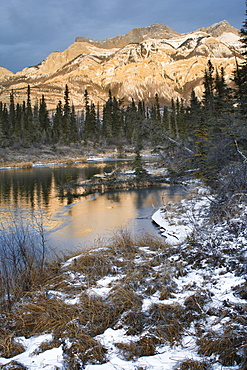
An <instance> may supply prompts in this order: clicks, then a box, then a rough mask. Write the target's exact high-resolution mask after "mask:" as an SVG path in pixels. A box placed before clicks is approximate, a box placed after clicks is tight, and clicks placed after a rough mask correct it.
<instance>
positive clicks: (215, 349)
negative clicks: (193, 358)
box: [197, 325, 247, 369]
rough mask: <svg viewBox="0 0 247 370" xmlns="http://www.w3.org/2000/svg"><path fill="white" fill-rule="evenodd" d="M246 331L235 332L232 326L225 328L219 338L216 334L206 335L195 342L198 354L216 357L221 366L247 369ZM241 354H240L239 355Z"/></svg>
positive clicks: (235, 329)
mask: <svg viewBox="0 0 247 370" xmlns="http://www.w3.org/2000/svg"><path fill="white" fill-rule="evenodd" d="M246 334H247V333H246V331H243V332H241V331H239V330H237V328H236V327H234V325H233V326H232V327H231V326H227V327H226V328H225V332H224V333H223V334H222V335H221V336H219V335H218V334H217V333H214V332H211V333H210V332H209V333H206V334H205V335H204V336H203V337H202V338H201V339H198V340H197V344H198V345H199V350H198V353H199V354H201V355H204V356H211V355H213V354H214V355H217V356H218V359H219V362H220V364H221V365H223V366H234V365H235V364H238V365H240V364H241V365H242V367H241V369H245V368H247V336H246ZM241 352H242V354H241Z"/></svg>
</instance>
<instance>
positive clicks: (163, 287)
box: [0, 183, 247, 370]
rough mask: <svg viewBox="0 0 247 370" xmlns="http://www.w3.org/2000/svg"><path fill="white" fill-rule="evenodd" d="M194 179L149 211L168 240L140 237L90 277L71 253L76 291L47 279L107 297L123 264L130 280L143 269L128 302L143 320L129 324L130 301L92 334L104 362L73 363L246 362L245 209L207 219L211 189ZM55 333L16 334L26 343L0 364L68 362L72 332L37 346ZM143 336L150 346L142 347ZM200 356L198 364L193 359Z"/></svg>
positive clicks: (93, 368) (115, 369)
mask: <svg viewBox="0 0 247 370" xmlns="http://www.w3.org/2000/svg"><path fill="white" fill-rule="evenodd" d="M191 187H193V188H194V191H192V192H191V196H190V197H188V198H187V199H184V200H182V201H181V204H180V205H177V206H175V204H172V203H169V204H168V205H166V208H165V207H164V208H161V209H160V210H158V211H156V212H155V214H154V215H153V220H154V221H155V222H156V223H157V224H158V225H160V228H161V233H162V235H164V236H165V239H164V240H166V241H167V242H168V244H169V245H170V246H168V247H167V248H158V249H157V248H156V247H155V246H154V245H151V244H149V242H148V240H149V239H148V238H147V242H146V245H145V246H144V245H143V243H142V245H138V244H137V245H136V246H135V249H133V250H132V252H133V253H132V254H133V256H132V257H131V258H132V260H131V262H130V260H128V261H125V257H124V255H118V257H117V259H114V258H115V257H114V258H113V257H112V261H111V263H112V269H113V270H114V271H115V273H114V274H112V273H108V274H107V273H106V274H105V275H104V276H103V277H102V276H99V278H98V279H97V281H95V282H94V283H93V284H90V285H87V281H86V279H85V275H84V274H82V273H81V274H80V273H78V272H77V273H74V272H72V271H69V269H70V266H72V265H74V264H75V261H74V259H73V258H72V259H71V260H69V261H68V262H67V263H66V264H64V268H66V269H67V270H66V271H67V272H66V274H67V275H66V276H67V277H68V278H69V284H70V286H74V287H76V289H75V292H74V294H72V295H71V293H70V296H69V297H68V295H67V294H66V293H64V292H61V291H59V289H57V290H54V289H53V288H52V286H51V287H50V290H49V291H48V292H47V294H48V296H50V297H54V296H56V297H57V298H58V299H60V300H61V301H66V303H67V304H70V305H76V304H79V302H80V300H81V291H80V289H79V293H78V287H79V288H80V287H81V289H82V290H83V289H84V291H86V293H87V294H88V296H89V297H90V296H91V297H92V298H93V297H100V299H102V300H105V301H107V300H109V297H110V296H111V294H112V293H113V291H114V289H117V287H122V288H123V287H126V281H127V280H128V279H127V277H128V274H130V276H132V275H131V273H132V272H131V271H130V272H128V273H127V272H126V271H127V270H126V268H127V267H128V266H126V265H128V264H130V263H131V266H133V267H132V269H133V281H134V276H136V274H137V272H138V271H139V272H140V271H143V273H142V272H141V273H140V275H138V276H139V279H140V280H139V281H138V279H137V280H135V283H133V286H134V291H135V295H136V296H138V299H140V300H141V302H140V306H138V307H139V308H138V309H136V308H135V309H133V308H132V310H133V312H135V314H136V315H137V316H138V317H139V316H141V317H142V319H141V320H140V321H141V322H139V325H140V328H139V326H138V328H137V327H136V325H137V324H136V323H135V318H134V317H133V323H132V324H130V323H129V324H128V325H127V324H126V315H128V314H130V311H131V308H130V310H129V311H125V312H124V313H123V314H122V315H121V317H120V319H119V320H118V321H117V323H116V324H115V325H113V326H110V327H108V328H106V329H105V330H104V331H103V332H102V333H100V334H98V335H96V336H95V337H94V339H95V340H96V341H97V343H100V345H101V346H102V347H103V348H104V350H105V357H104V361H103V363H97V361H96V363H95V361H92V362H90V361H87V362H86V363H84V364H81V365H80V366H81V367H74V368H78V369H86V370H121V369H126V370H137V369H145V370H148V369H151V370H175V369H176V370H185V369H188V370H193V369H212V370H230V369H231V370H237V369H246V366H247V321H246V317H247V300H246V296H247V293H246V287H247V284H246V280H247V269H246V262H247V228H246V226H247V209H246V208H245V207H242V208H241V209H240V212H239V215H238V217H236V218H235V219H232V220H227V221H222V222H221V223H217V224H216V223H212V222H210V220H209V218H208V217H207V215H208V211H209V207H210V199H211V198H212V196H211V195H210V194H209V192H208V190H207V189H205V188H203V187H201V186H200V185H199V184H196V183H192V184H191ZM157 232H158V230H157ZM103 254H104V248H103V249H102V255H103ZM117 262H118V263H119V264H116V263H117ZM120 262H121V263H120ZM125 262H126V263H125ZM121 266H122V267H121ZM128 281H129V280H128ZM129 284H131V283H129ZM244 292H245V293H244ZM130 307H131V305H130ZM178 313H179V314H178ZM169 328H170V329H169ZM130 329H131V330H130ZM134 329H135V330H134ZM173 330H174V333H173V332H172V331H173ZM154 338H155V340H157V342H155V341H154ZM161 338H162V340H161ZM171 338H172V339H171ZM52 339H53V333H52V332H51V333H44V334H42V335H35V336H31V337H30V338H25V337H23V336H22V337H16V338H15V341H16V342H17V343H20V344H22V345H23V347H24V351H23V353H20V354H18V355H16V356H14V357H12V358H4V357H0V365H4V364H9V363H10V362H11V361H16V362H18V363H20V364H22V365H24V366H25V367H26V368H27V369H32V370H34V369H47V370H55V369H56V370H58V369H61V370H62V369H69V368H70V367H69V365H68V364H67V365H66V356H65V352H64V349H65V348H67V349H69V348H70V346H72V339H71V338H70V339H69V338H67V339H66V338H65V339H64V340H63V341H62V342H61V343H59V344H57V346H54V348H51V349H47V350H44V351H43V352H41V351H40V345H41V344H42V343H46V342H50V341H52ZM158 339H159V340H158ZM209 339H210V340H209ZM145 341H146V342H145ZM148 341H149V342H148ZM150 341H152V343H151V342H150ZM234 341H235V342H236V343H235V342H234ZM143 342H145V343H149V346H150V347H152V346H153V347H152V348H151V349H150V348H149V351H148V349H147V348H146V347H145V350H144V349H143V347H142V346H141V344H142V345H143ZM150 343H151V344H152V345H151V344H150ZM154 343H155V344H154ZM131 353H132V355H131ZM133 353H134V354H133ZM75 356H76V355H75ZM78 363H80V362H78ZM182 364H184V365H182ZM193 364H194V365H193ZM199 364H201V366H202V367H196V366H199ZM203 364H204V367H203ZM205 364H206V365H205ZM6 366H7V365H6ZM186 366H187V367H186ZM3 368H4V367H3ZM6 369H7V367H6Z"/></svg>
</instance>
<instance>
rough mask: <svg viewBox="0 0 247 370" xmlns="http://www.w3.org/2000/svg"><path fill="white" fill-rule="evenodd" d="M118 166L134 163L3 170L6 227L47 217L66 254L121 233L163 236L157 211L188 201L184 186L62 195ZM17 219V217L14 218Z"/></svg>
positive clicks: (50, 236) (0, 210) (0, 209)
mask: <svg viewBox="0 0 247 370" xmlns="http://www.w3.org/2000/svg"><path fill="white" fill-rule="evenodd" d="M116 166H118V167H121V168H124V169H130V168H131V163H130V162H117V163H115V162H102V163H90V164H89V163H86V164H77V165H73V166H60V167H59V166H58V167H55V166H53V167H36V168H31V169H25V170H23V169H22V170H11V171H0V217H1V223H2V225H4V226H5V227H6V225H7V224H8V222H9V215H10V214H12V215H13V213H15V212H18V213H21V214H22V215H23V218H24V220H25V221H26V222H28V220H29V219H30V217H31V216H30V215H31V214H32V213H35V212H40V211H42V212H43V213H44V214H45V218H44V219H45V220H46V221H45V229H46V239H47V241H48V244H49V245H51V246H52V247H56V248H59V249H62V250H71V249H73V248H81V247H83V246H90V245H92V244H93V243H96V242H97V240H98V239H102V238H109V237H111V236H112V234H113V232H114V231H116V229H118V228H121V227H126V228H128V229H129V230H130V231H131V232H133V233H142V232H149V233H155V234H158V231H157V229H156V228H155V227H154V225H153V224H152V222H151V217H150V216H151V214H152V213H153V212H154V210H155V208H159V207H160V206H162V205H163V204H164V203H166V202H168V201H170V200H172V201H179V200H180V199H181V198H182V197H185V195H186V194H185V191H184V189H183V188H181V187H179V186H165V185H164V186H159V187H154V188H147V189H134V190H128V191H111V192H106V193H104V194H99V193H97V194H93V195H88V196H84V197H79V198H71V197H66V196H64V194H62V195H63V196H61V186H66V185H72V184H74V183H79V182H81V181H85V180H87V179H90V178H92V177H93V176H94V175H96V174H103V173H104V172H111V171H112V170H114V169H115V168H116ZM12 217H13V216H12Z"/></svg>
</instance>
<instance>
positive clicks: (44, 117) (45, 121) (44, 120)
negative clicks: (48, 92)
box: [38, 94, 50, 142]
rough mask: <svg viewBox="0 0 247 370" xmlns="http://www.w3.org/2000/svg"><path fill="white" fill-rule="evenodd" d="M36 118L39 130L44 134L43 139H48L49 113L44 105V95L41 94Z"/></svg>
mask: <svg viewBox="0 0 247 370" xmlns="http://www.w3.org/2000/svg"><path fill="white" fill-rule="evenodd" d="M38 119H39V126H40V130H41V132H42V133H43V134H44V137H45V141H46V142H47V141H49V135H50V119H49V113H48V110H47V107H46V101H45V96H44V95H43V94H42V97H41V99H40V105H39V112H38Z"/></svg>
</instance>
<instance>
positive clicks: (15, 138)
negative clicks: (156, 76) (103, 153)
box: [0, 20, 247, 180]
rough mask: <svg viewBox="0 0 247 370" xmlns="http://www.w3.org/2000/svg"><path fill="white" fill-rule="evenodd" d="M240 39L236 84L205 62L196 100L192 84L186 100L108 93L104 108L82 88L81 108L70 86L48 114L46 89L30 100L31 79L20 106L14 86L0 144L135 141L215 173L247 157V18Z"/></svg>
mask: <svg viewBox="0 0 247 370" xmlns="http://www.w3.org/2000/svg"><path fill="white" fill-rule="evenodd" d="M241 41H242V54H243V57H244V60H245V61H244V62H243V63H242V64H241V65H238V64H237V62H236V68H235V71H234V74H233V76H232V81H233V82H234V87H231V88H230V87H229V85H227V83H226V81H225V75H224V69H223V68H221V69H220V70H218V69H217V68H215V67H214V65H213V63H212V62H211V61H210V60H208V64H207V68H206V70H205V71H204V78H203V86H204V93H203V96H202V98H201V99H200V100H199V99H198V98H197V96H196V94H195V92H194V91H193V90H192V91H191V97H190V101H189V102H186V104H185V103H184V102H183V100H179V99H177V100H175V101H174V100H173V99H171V102H170V106H169V107H168V106H164V107H162V106H161V105H160V102H159V96H158V94H156V95H155V96H154V97H153V103H152V105H148V106H146V105H145V103H144V101H138V102H136V101H134V100H133V99H132V101H131V102H130V103H128V104H126V103H124V101H123V99H117V98H116V97H115V96H112V93H111V91H109V95H108V100H107V101H104V104H103V107H102V106H101V107H100V106H99V104H98V105H95V104H94V102H93V101H92V100H91V98H90V95H89V93H88V91H87V90H85V93H84V109H83V111H82V112H80V113H78V112H75V108H74V105H73V103H72V102H71V100H70V91H69V87H68V85H66V86H65V90H64V100H63V101H59V102H58V103H57V106H56V110H55V111H54V112H52V113H51V112H49V111H48V109H47V105H46V98H45V96H44V95H42V98H41V99H40V101H39V102H36V104H35V105H34V106H32V104H31V100H32V99H31V98H32V97H31V88H30V86H29V85H28V87H27V92H26V101H23V103H22V104H19V103H18V104H16V103H15V98H14V95H15V93H14V91H12V92H11V93H10V97H9V103H8V104H4V103H2V102H1V101H0V147H2V148H5V147H18V146H24V147H29V146H33V145H34V146H35V145H40V144H44V145H50V146H53V147H56V146H59V145H63V144H66V145H69V144H71V143H78V145H87V144H92V143H93V145H95V146H96V145H99V146H101V147H107V146H110V145H114V146H117V147H118V148H119V149H120V148H121V147H123V146H124V145H132V146H134V147H135V148H136V150H138V151H139V150H141V149H142V148H145V147H146V146H147V145H148V146H149V147H150V146H151V147H152V148H153V149H154V150H156V151H159V153H160V154H162V155H163V157H164V158H166V163H167V161H168V162H169V160H171V159H172V158H175V157H176V156H179V158H180V159H181V158H183V159H185V160H183V161H181V162H183V164H182V167H183V168H184V169H185V168H187V169H188V168H194V169H196V171H197V174H198V176H200V177H202V178H205V179H208V180H210V179H214V178H215V177H217V174H218V173H219V171H222V169H223V168H226V167H227V166H229V165H230V164H231V163H233V162H234V161H242V163H245V162H246V161H247V154H246V145H247V126H246V119H247V20H246V21H245V22H244V23H243V28H242V30H241ZM173 167H174V166H173ZM180 170H181V168H180ZM171 172H172V166H171Z"/></svg>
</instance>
